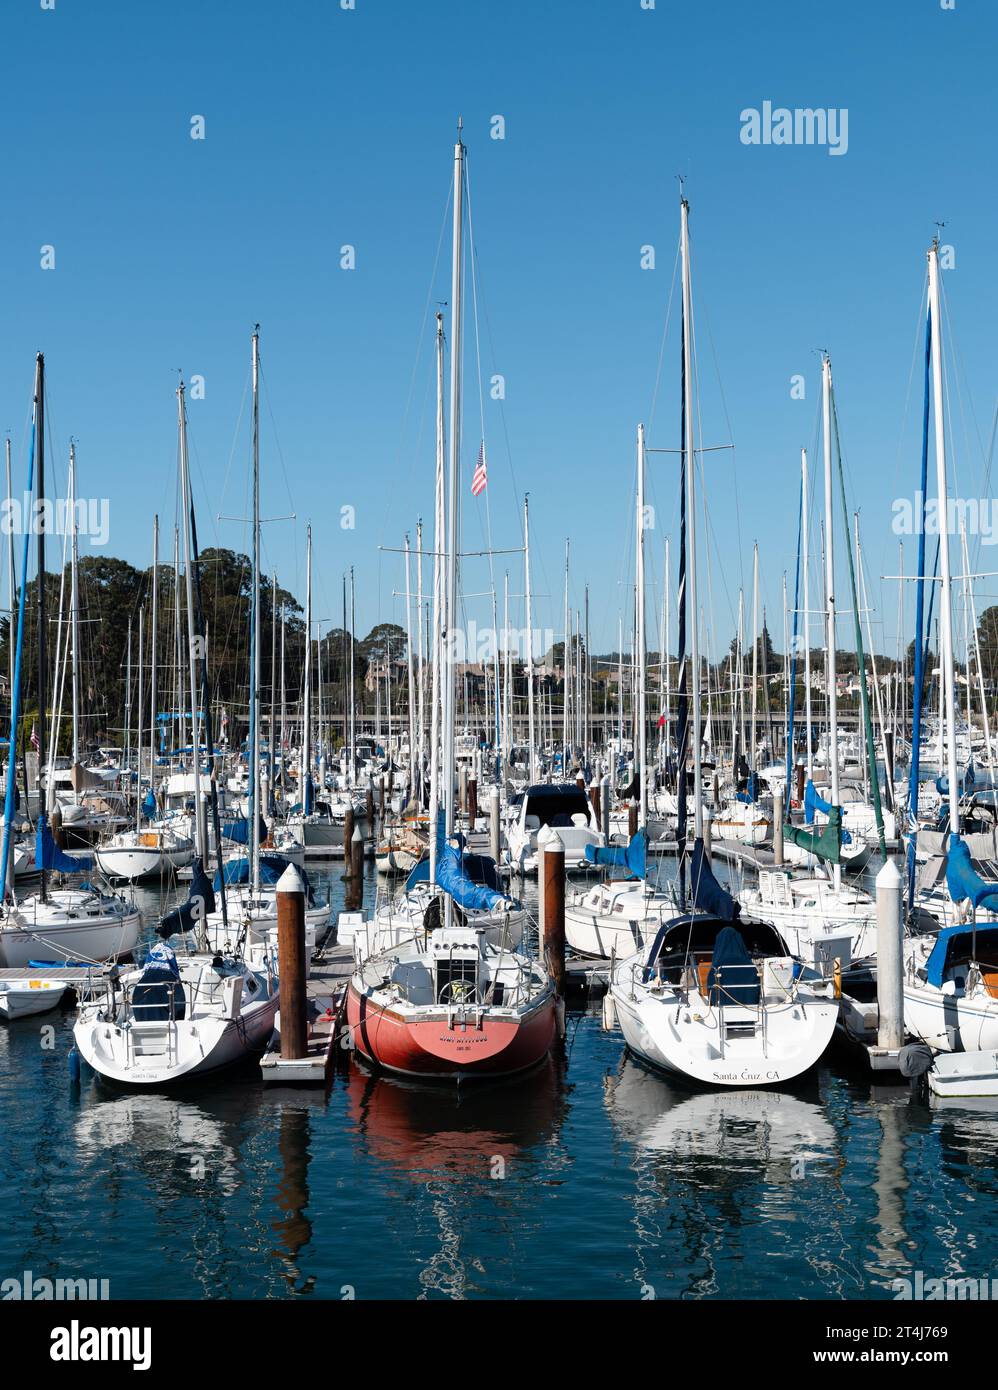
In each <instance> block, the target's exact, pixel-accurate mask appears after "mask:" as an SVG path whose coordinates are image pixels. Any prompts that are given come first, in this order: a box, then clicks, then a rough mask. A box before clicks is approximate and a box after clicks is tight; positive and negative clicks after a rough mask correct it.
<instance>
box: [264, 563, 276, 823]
mask: <svg viewBox="0 0 998 1390" xmlns="http://www.w3.org/2000/svg"><path fill="white" fill-rule="evenodd" d="M276 713H277V575H276V574H274V575H272V576H271V582H270V720H269V723H268V726H267V728H268V734H267V794H268V799H269V800H270V801H273V798H274V726H275V722H276V721H275V715H276ZM269 810H270V806H269V805H268V806H266V807H265V808H264V814H266V813H267V812H268V811H269Z"/></svg>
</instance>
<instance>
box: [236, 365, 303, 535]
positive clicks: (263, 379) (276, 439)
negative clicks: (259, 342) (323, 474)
mask: <svg viewBox="0 0 998 1390" xmlns="http://www.w3.org/2000/svg"><path fill="white" fill-rule="evenodd" d="M256 361H257V369H258V372H259V376H260V385H261V386H262V387H263V397H264V401H265V402H266V405H267V414H268V415H269V416H270V427H271V429H272V430H273V431H274V446H275V448H276V449H277V457H278V458H279V459H280V461H281V473H282V475H283V477H284V486H285V488H286V489H287V494H288V506H289V507H290V508H291V510H292V511H294V510H295V499H294V495H293V493H292V491H291V479H290V478H289V477H288V469H287V464H286V463H285V460H284V450H283V449H282V448H281V438H280V435H279V434H278V433H277V420H276V418H275V416H274V407H273V405H272V403H271V400H270V392H269V391H268V389H267V375H266V373H265V371H264V369H263V356H262V354H261V353H260V351H259V349H258V350H257V358H256ZM243 399H244V400H245V396H244V397H243Z"/></svg>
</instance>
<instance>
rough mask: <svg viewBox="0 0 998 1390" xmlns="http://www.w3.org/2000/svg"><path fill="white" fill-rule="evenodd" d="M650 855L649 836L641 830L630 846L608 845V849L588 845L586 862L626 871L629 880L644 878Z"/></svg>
mask: <svg viewBox="0 0 998 1390" xmlns="http://www.w3.org/2000/svg"><path fill="white" fill-rule="evenodd" d="M647 853H648V836H647V835H646V834H645V832H644V831H643V830H639V831H638V833H637V834H636V835H635V836H634V838H633V840H631V842H630V844H628V845H608V846H607V848H606V849H602V848H600V846H598V845H586V861H587V862H588V863H590V864H602V865H604V866H605V867H607V868H611V869H626V870H627V876H628V877H629V878H644V876H645V858H646V856H647Z"/></svg>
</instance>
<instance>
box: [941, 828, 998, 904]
mask: <svg viewBox="0 0 998 1390" xmlns="http://www.w3.org/2000/svg"><path fill="white" fill-rule="evenodd" d="M946 887H947V888H948V889H949V895H950V897H951V898H952V899H953V901H954V902H955V903H962V902H964V901H965V900H966V899H967V898H969V899H970V901H971V903H972V904H973V906H974V907H975V908H978V907H985V908H987V909H988V911H990V912H998V883H988V882H986V880H984V879H983V878H981V876H980V875H979V874H978V873H977V871H976V870H975V868H974V865H973V861H972V859H971V857H970V850H969V848H968V847H967V845H966V844H965V843H964V841H963V840H961V839H960V837H959V835H951V836H950V841H949V855H948V856H947V860H946Z"/></svg>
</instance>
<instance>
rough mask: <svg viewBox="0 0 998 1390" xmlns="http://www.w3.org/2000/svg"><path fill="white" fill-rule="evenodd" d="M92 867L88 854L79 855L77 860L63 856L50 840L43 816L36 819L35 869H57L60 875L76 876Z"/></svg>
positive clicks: (91, 860)
mask: <svg viewBox="0 0 998 1390" xmlns="http://www.w3.org/2000/svg"><path fill="white" fill-rule="evenodd" d="M93 866H94V861H93V859H92V858H91V857H90V855H88V854H81V855H80V856H79V857H78V858H73V857H71V856H70V855H68V854H63V852H62V850H61V849H60V848H59V846H58V845H57V844H56V842H55V840H53V838H52V832H51V830H50V829H49V827H48V821H47V820H46V819H45V817H44V816H39V817H38V826H37V828H36V830H35V868H36V869H58V871H59V873H61V874H78V873H81V872H83V871H84V870H86V869H92V868H93Z"/></svg>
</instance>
